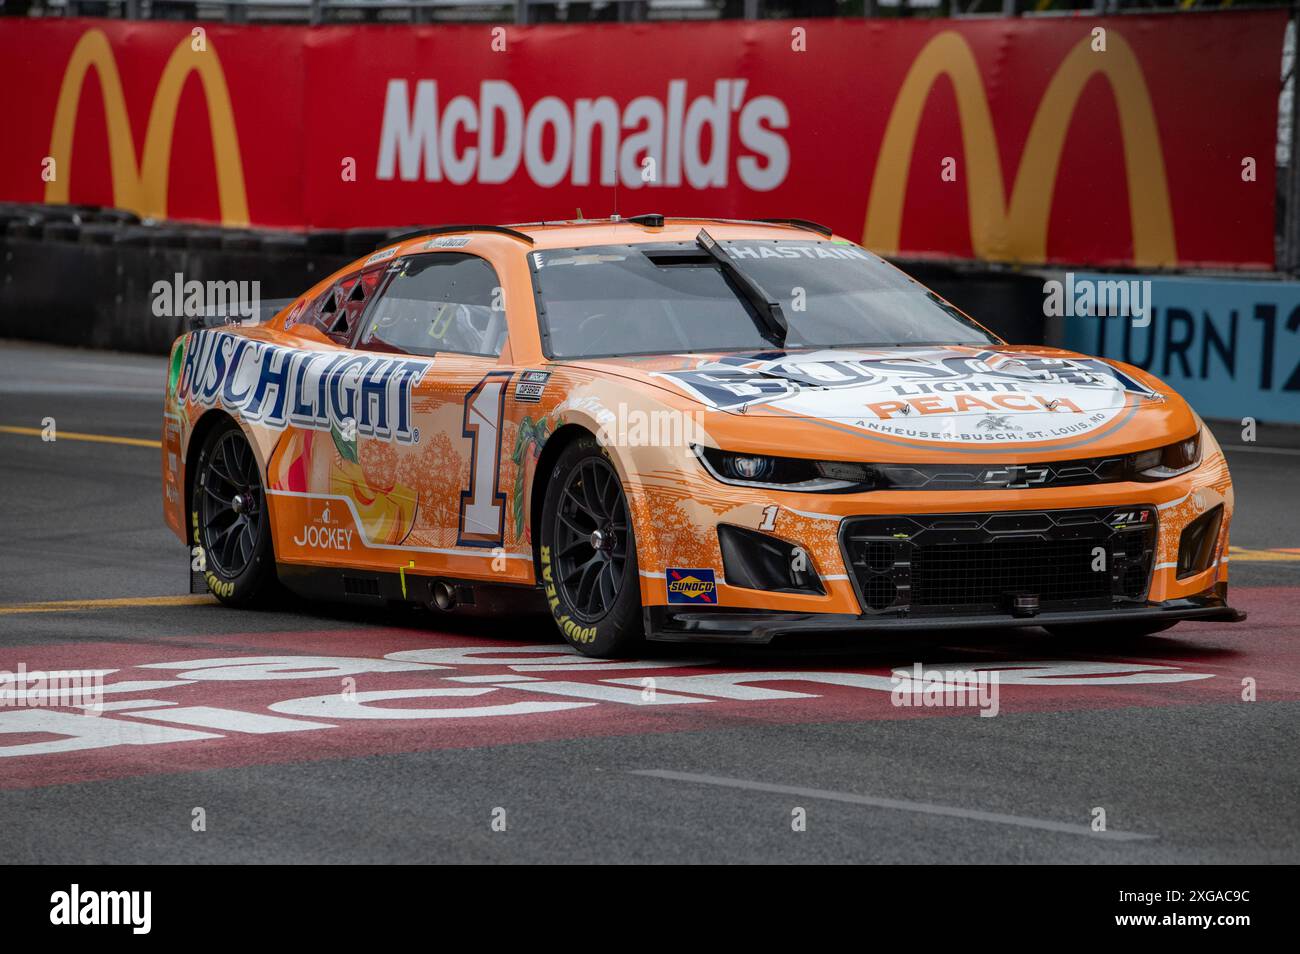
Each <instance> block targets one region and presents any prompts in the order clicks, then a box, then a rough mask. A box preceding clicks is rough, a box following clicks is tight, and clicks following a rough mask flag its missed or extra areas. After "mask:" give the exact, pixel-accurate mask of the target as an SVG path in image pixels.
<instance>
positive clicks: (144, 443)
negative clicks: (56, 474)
mask: <svg viewBox="0 0 1300 954" xmlns="http://www.w3.org/2000/svg"><path fill="white" fill-rule="evenodd" d="M0 433H3V434H22V435H23V436H25V437H40V436H41V435H42V434H44V431H43V430H42V429H41V428H39V427H17V426H15V425H13V424H0ZM54 437H55V440H54V441H51V443H57V442H58V441H91V442H93V443H95V444H126V445H127V446H129V447H162V441H151V440H148V439H146V438H143V437H116V436H114V435H111V434H81V433H78V432H77V431H60V430H56V431H55V432H54Z"/></svg>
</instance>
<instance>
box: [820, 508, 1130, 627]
mask: <svg viewBox="0 0 1300 954" xmlns="http://www.w3.org/2000/svg"><path fill="white" fill-rule="evenodd" d="M1155 540H1156V509H1155V508H1154V507H1151V506H1137V507H1134V506H1127V507H1105V508H1091V509H1086V510H1048V511H1013V512H996V513H965V514H924V515H913V516H897V517H896V516H878V517H852V518H849V519H847V520H845V521H844V524H843V527H842V529H841V534H840V541H841V546H842V548H843V550H844V558H845V562H846V564H847V565H848V566H849V568H850V570H851V573H852V579H853V582H854V585H855V586H856V588H857V592H858V598H859V600H860V602H861V604H862V609H863V611H864V613H868V614H894V615H904V616H908V615H910V616H924V615H934V616H942V615H953V614H963V615H997V614H1003V613H1008V612H1010V606H1011V602H1012V600H1013V598H1015V597H1018V596H1019V597H1032V598H1033V599H1034V600H1035V601H1036V603H1037V605H1038V608H1039V610H1040V611H1043V612H1051V611H1061V610H1069V609H1106V608H1109V607H1113V606H1117V605H1125V604H1128V605H1132V604H1134V603H1141V602H1144V601H1145V597H1146V592H1147V587H1148V584H1149V580H1150V576H1151V564H1152V561H1153V556H1154V552H1155Z"/></svg>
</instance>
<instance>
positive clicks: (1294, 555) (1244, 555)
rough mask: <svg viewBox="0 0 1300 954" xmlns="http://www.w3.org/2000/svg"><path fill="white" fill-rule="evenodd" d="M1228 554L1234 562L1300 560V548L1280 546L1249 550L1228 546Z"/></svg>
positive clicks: (1284, 561) (1285, 561)
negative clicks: (1270, 548)
mask: <svg viewBox="0 0 1300 954" xmlns="http://www.w3.org/2000/svg"><path fill="white" fill-rule="evenodd" d="M1228 556H1229V557H1230V558H1231V560H1232V562H1233V563H1238V562H1242V561H1244V562H1248V563H1249V562H1255V563H1287V562H1290V561H1292V560H1300V550H1294V549H1289V548H1283V547H1279V548H1277V549H1274V550H1247V549H1246V548H1245V547H1228Z"/></svg>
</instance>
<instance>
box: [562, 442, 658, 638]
mask: <svg viewBox="0 0 1300 954" xmlns="http://www.w3.org/2000/svg"><path fill="white" fill-rule="evenodd" d="M541 545H542V552H541V556H542V585H543V587H544V588H545V591H546V598H547V602H548V604H549V605H550V608H551V614H552V615H553V616H554V617H555V622H556V625H557V626H559V628H560V632H561V633H562V634H563V636H564V638H565V639H566V640H567V641H568V642H569V644H570V645H572V646H573V647H574V648H575V649H577V650H578V651H579V652H581V653H583V654H584V655H588V656H625V655H628V654H630V653H634V652H635V651H636V650H637V649H638V648H639V647H640V645H641V643H642V641H643V638H644V636H643V628H642V623H641V585H640V583H641V581H640V575H639V573H638V571H637V561H636V538H635V536H634V534H633V532H632V520H631V516H630V513H629V510H628V504H627V497H626V495H625V494H624V493H623V485H622V483H621V482H620V481H619V479H618V473H617V472H616V471H615V469H614V465H613V464H612V463H611V462H610V460H609V457H608V455H607V454H606V453H605V451H604V449H603V448H602V447H601V446H600V445H599V444H598V443H597V442H596V440H595V438H582V439H580V440H577V441H575V442H574V443H573V444H571V445H569V446H568V447H567V448H565V449H564V451H563V452H561V454H560V457H559V459H558V460H557V461H556V464H555V469H554V470H553V471H552V472H551V477H550V480H549V481H548V482H547V487H546V500H545V503H544V505H543V507H542V526H541Z"/></svg>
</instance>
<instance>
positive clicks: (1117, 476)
mask: <svg viewBox="0 0 1300 954" xmlns="http://www.w3.org/2000/svg"><path fill="white" fill-rule="evenodd" d="M871 469H872V472H873V473H872V481H873V487H874V488H875V489H877V490H989V489H998V488H1013V489H1023V488H1029V487H1082V486H1086V485H1089V484H1112V483H1115V482H1117V481H1121V480H1130V479H1131V477H1130V476H1129V474H1128V468H1127V462H1126V459H1125V458H1123V457H1089V458H1086V459H1083V460H1061V461H1048V462H1045V463H1039V464H873V465H871Z"/></svg>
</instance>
